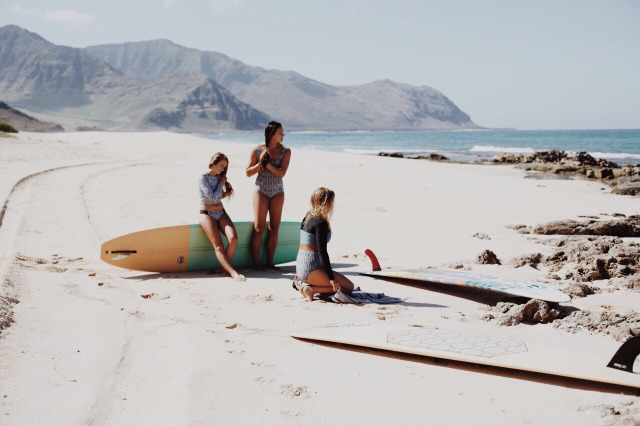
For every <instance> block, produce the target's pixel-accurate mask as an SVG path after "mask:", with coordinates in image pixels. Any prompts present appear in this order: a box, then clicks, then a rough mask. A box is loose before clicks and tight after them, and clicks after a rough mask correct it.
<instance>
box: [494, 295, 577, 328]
mask: <svg viewBox="0 0 640 426" xmlns="http://www.w3.org/2000/svg"><path fill="white" fill-rule="evenodd" d="M563 315H564V314H563V313H562V312H561V311H560V310H558V309H554V308H551V306H550V305H549V304H548V303H547V302H545V301H543V300H539V299H531V300H529V301H528V302H527V303H526V304H524V305H519V304H516V303H511V302H500V303H498V304H497V305H496V306H494V307H493V308H491V313H489V314H487V315H484V316H483V317H482V319H483V320H485V321H496V322H497V323H498V324H500V325H507V326H511V325H517V324H520V323H527V324H546V323H550V322H553V321H555V320H556V319H558V318H561V317H562V316H563Z"/></svg>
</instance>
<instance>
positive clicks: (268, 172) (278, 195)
mask: <svg viewBox="0 0 640 426" xmlns="http://www.w3.org/2000/svg"><path fill="white" fill-rule="evenodd" d="M283 138H284V131H283V129H282V124H280V123H278V122H277V121H272V122H270V123H269V124H267V127H265V129H264V145H258V146H257V147H255V148H254V149H253V151H251V156H250V157H249V165H248V166H247V176H248V177H251V176H253V175H255V174H256V173H257V174H258V176H257V177H256V186H255V192H254V193H253V217H254V219H253V233H252V234H251V257H252V259H253V267H254V268H255V269H264V268H263V267H262V266H260V262H259V260H258V259H259V256H260V246H261V244H262V234H263V233H264V228H265V225H266V222H267V212H269V238H268V239H267V264H266V266H267V268H269V269H278V268H277V267H276V266H275V265H274V264H273V255H274V253H275V251H276V246H277V245H278V230H279V229H280V220H281V218H282V207H283V205H284V185H283V184H282V178H283V177H284V175H286V174H287V169H288V168H289V161H290V160H291V150H290V149H289V148H287V147H285V146H284V145H282V139H283Z"/></svg>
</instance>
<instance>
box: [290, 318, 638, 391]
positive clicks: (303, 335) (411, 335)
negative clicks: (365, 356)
mask: <svg viewBox="0 0 640 426" xmlns="http://www.w3.org/2000/svg"><path fill="white" fill-rule="evenodd" d="M291 336H292V337H295V338H299V339H307V340H316V341H323V342H333V343H341V344H346V345H352V346H359V347H366V348H374V349H382V350H388V351H394V352H401V353H407V354H414V355H422V356H428V357H432V358H439V359H448V360H454V361H461V362H468V363H473V364H481V365H489V366H494V367H502V368H507V369H512V370H520V371H531V372H535V373H543V374H550V375H554V376H560V377H570V378H575V379H581V380H588V381H592V382H600V383H608V384H614V385H620V386H628V387H631V388H635V389H640V373H637V372H633V370H632V368H631V367H632V366H633V361H634V360H635V359H636V357H637V356H638V352H639V351H640V336H636V337H632V338H631V339H630V340H629V341H627V342H626V343H624V344H623V346H622V347H621V349H619V350H618V352H617V353H616V354H615V355H614V359H612V360H611V362H610V364H612V363H614V360H615V359H616V357H618V356H619V355H618V354H619V353H620V352H622V351H623V348H624V347H625V345H627V356H626V361H625V362H624V364H625V365H624V366H623V367H626V368H628V369H627V370H624V368H623V367H622V366H618V367H615V368H611V367H608V366H607V360H602V359H597V358H596V357H593V356H591V355H590V354H586V353H581V352H570V351H563V350H559V349H558V348H555V347H550V346H544V345H536V344H531V343H527V342H525V341H523V340H518V339H511V338H504V337H496V336H486V335H480V334H473V333H466V332H460V331H456V330H443V329H434V328H419V327H408V326H402V325H380V324H355V323H351V324H333V325H325V326H322V327H316V328H310V329H307V330H303V331H299V332H295V333H292V334H291ZM629 360H630V361H629Z"/></svg>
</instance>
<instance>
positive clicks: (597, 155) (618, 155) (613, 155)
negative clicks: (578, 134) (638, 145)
mask: <svg viewBox="0 0 640 426" xmlns="http://www.w3.org/2000/svg"><path fill="white" fill-rule="evenodd" d="M589 155H590V156H592V157H595V158H620V159H623V158H635V159H640V154H629V153H626V152H590V153H589Z"/></svg>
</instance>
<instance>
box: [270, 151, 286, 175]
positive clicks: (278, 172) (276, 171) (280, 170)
mask: <svg viewBox="0 0 640 426" xmlns="http://www.w3.org/2000/svg"><path fill="white" fill-rule="evenodd" d="M290 161H291V150H290V149H287V151H286V152H285V153H284V156H283V157H282V163H280V167H276V166H274V165H273V164H271V163H267V170H269V171H271V173H273V174H274V175H276V176H278V177H279V178H283V177H284V175H286V174H287V169H288V168H289V162H290Z"/></svg>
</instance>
